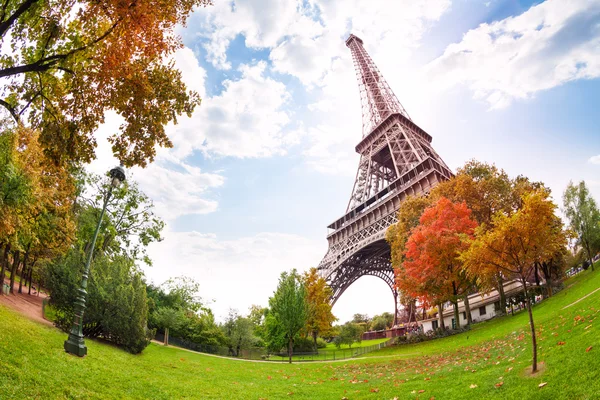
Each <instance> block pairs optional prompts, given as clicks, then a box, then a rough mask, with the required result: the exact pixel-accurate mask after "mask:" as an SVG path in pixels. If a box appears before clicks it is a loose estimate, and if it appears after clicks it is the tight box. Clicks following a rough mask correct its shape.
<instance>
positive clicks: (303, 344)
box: [294, 337, 314, 353]
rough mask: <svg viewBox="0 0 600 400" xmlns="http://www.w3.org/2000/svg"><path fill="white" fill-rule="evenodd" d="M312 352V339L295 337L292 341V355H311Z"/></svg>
mask: <svg viewBox="0 0 600 400" xmlns="http://www.w3.org/2000/svg"><path fill="white" fill-rule="evenodd" d="M313 351H314V342H313V340H312V338H303V337H296V339H294V353H311V352H313Z"/></svg>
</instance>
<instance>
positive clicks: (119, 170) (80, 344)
mask: <svg viewBox="0 0 600 400" xmlns="http://www.w3.org/2000/svg"><path fill="white" fill-rule="evenodd" d="M110 178H111V182H110V186H109V188H108V193H106V196H105V197H104V205H103V206H102V212H101V213H100V219H99V220H98V225H96V231H95V232H94V238H93V239H92V245H91V246H90V250H89V252H88V256H87V260H86V263H85V270H84V271H83V277H82V278H83V279H82V280H81V287H80V288H79V289H78V291H79V294H78V296H77V300H76V301H75V319H74V320H73V327H72V328H71V333H69V338H68V339H67V340H65V350H66V351H67V353H71V354H75V355H77V356H79V357H83V356H85V355H86V354H87V347H86V345H85V341H84V340H83V312H84V311H85V297H86V295H87V291H86V289H87V282H88V276H89V274H90V264H91V262H92V256H93V254H94V246H95V245H96V238H97V237H98V232H99V231H100V225H101V224H102V218H103V217H104V212H105V211H106V205H107V204H108V201H109V200H110V196H111V195H112V191H113V189H114V188H116V187H118V186H119V185H120V184H121V183H122V182H123V181H125V170H124V169H123V166H122V165H119V166H118V167H115V168H113V169H111V170H110Z"/></svg>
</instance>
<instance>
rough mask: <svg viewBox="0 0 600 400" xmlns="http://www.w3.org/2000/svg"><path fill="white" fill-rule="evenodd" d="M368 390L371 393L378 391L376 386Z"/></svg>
mask: <svg viewBox="0 0 600 400" xmlns="http://www.w3.org/2000/svg"><path fill="white" fill-rule="evenodd" d="M370 390H371V393H377V392H379V389H378V388H371V389H370Z"/></svg>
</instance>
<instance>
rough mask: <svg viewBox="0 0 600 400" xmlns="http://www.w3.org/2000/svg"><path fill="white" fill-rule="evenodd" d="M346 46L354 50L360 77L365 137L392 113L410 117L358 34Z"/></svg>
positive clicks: (353, 55) (357, 71)
mask: <svg viewBox="0 0 600 400" xmlns="http://www.w3.org/2000/svg"><path fill="white" fill-rule="evenodd" d="M346 46H347V47H349V48H350V51H351V52H352V61H353V62H354V68H355V69H356V78H357V79H358V87H359V90H360V103H361V108H362V124H363V137H365V136H366V135H368V134H369V133H370V132H371V131H372V130H373V129H374V128H375V127H376V126H377V125H379V123H380V122H381V121H383V120H384V119H386V118H387V117H388V116H390V114H394V113H398V114H402V115H404V116H405V117H406V118H408V119H410V117H409V116H408V113H407V112H406V110H405V109H404V107H402V104H400V102H399V101H398V99H397V98H396V95H395V94H394V92H392V89H390V86H389V85H388V83H387V82H386V81H385V79H384V78H383V75H381V72H379V69H377V66H376V65H375V63H374V62H373V60H372V59H371V57H370V56H369V53H367V51H366V50H365V48H364V47H363V41H362V40H361V39H360V38H359V37H358V36H355V35H352V34H351V35H350V37H348V39H347V40H346Z"/></svg>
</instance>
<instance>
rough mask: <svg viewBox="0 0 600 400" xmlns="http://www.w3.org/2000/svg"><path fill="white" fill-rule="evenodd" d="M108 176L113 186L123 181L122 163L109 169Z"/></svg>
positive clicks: (123, 170)
mask: <svg viewBox="0 0 600 400" xmlns="http://www.w3.org/2000/svg"><path fill="white" fill-rule="evenodd" d="M110 178H111V182H110V184H111V186H112V187H113V188H116V187H118V186H119V185H120V184H121V183H123V182H124V181H125V169H124V168H123V165H119V166H118V167H114V168H113V169H111V170H110Z"/></svg>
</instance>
